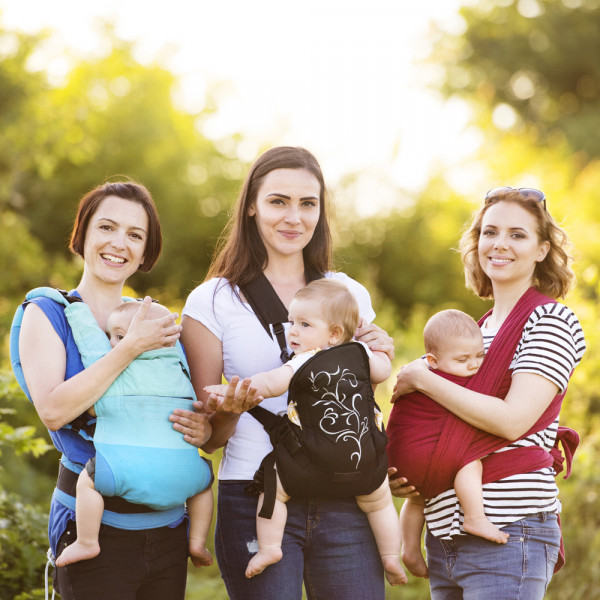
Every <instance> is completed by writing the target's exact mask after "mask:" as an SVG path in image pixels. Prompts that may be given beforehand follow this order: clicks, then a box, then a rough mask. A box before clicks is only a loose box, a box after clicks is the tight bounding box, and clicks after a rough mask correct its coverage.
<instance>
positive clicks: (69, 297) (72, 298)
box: [56, 288, 83, 304]
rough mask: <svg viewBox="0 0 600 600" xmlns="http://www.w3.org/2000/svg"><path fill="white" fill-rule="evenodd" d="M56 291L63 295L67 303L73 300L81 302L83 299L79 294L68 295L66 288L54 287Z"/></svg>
mask: <svg viewBox="0 0 600 600" xmlns="http://www.w3.org/2000/svg"><path fill="white" fill-rule="evenodd" d="M56 291H57V292H59V293H60V294H61V295H62V296H64V298H65V300H66V301H67V302H68V303H69V304H73V302H83V300H82V299H81V298H80V297H79V296H69V292H67V291H66V290H61V289H60V288H56Z"/></svg>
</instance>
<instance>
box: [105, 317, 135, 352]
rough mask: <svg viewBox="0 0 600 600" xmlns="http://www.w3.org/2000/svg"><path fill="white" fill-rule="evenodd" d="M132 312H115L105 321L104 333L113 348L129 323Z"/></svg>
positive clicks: (122, 336) (125, 331)
mask: <svg viewBox="0 0 600 600" xmlns="http://www.w3.org/2000/svg"><path fill="white" fill-rule="evenodd" d="M131 319H132V314H131V313H130V312H129V311H126V312H115V313H112V314H111V315H110V317H108V321H107V322H106V335H108V339H109V340H110V345H111V346H112V347H113V348H114V347H115V346H116V345H117V344H118V343H119V342H120V341H121V340H122V339H123V338H124V337H125V334H126V333H127V330H128V329H129V325H130V324H131Z"/></svg>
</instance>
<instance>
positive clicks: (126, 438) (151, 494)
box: [56, 302, 213, 567]
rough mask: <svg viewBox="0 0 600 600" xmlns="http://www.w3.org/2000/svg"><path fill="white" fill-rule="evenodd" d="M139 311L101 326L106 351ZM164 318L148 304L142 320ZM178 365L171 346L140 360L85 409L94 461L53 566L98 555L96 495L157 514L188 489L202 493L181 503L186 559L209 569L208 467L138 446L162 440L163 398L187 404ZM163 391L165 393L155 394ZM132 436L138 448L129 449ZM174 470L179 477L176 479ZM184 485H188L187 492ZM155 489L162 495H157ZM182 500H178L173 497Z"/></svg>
mask: <svg viewBox="0 0 600 600" xmlns="http://www.w3.org/2000/svg"><path fill="white" fill-rule="evenodd" d="M138 310H139V304H138V303H137V302H125V303H123V304H122V305H120V306H119V307H117V309H115V310H114V311H113V312H112V313H111V315H110V316H109V318H108V320H107V324H106V327H107V335H108V338H109V341H110V346H112V347H114V346H115V345H116V344H118V343H119V341H120V340H122V339H123V337H124V336H125V334H126V333H127V330H128V328H129V325H130V323H131V319H132V318H133V316H134V314H136V312H137V311H138ZM169 313H170V311H169V310H168V309H167V308H166V307H164V306H161V305H160V304H156V303H154V304H152V306H151V308H150V310H149V312H148V314H147V316H146V318H148V319H157V318H160V317H162V316H164V315H165V314H169ZM81 327H82V329H81V330H80V331H79V332H78V333H77V336H78V337H79V339H78V340H76V341H77V345H78V347H79V348H80V352H81V354H82V359H84V364H85V356H86V350H85V347H86V346H88V345H89V344H87V343H86V334H85V333H82V332H83V331H85V329H83V325H81ZM96 329H98V328H97V326H96ZM87 335H88V336H89V338H88V339H90V340H92V339H94V336H95V335H96V334H95V333H94V331H93V327H91V328H89V329H88V330H87ZM81 346H84V348H83V349H82V348H81ZM184 360H185V359H184ZM184 360H183V361H182V351H181V348H180V347H179V348H175V347H174V346H173V347H170V348H163V349H159V350H154V351H151V352H146V353H144V354H141V355H140V356H139V357H138V358H136V359H135V360H134V361H133V362H132V363H131V364H130V365H129V367H127V369H125V371H123V373H122V374H121V375H120V376H119V377H118V378H117V380H115V383H113V385H112V386H111V387H110V388H109V389H108V390H107V392H106V394H105V395H104V396H103V397H102V398H101V399H100V400H99V401H98V402H97V403H96V404H95V405H94V406H93V407H92V408H91V409H90V411H89V412H90V413H91V414H92V416H97V417H98V422H97V425H96V433H95V434H94V445H95V448H96V456H95V457H94V458H92V459H90V460H89V461H88V463H87V464H86V467H85V469H83V471H82V472H81V474H80V475H79V479H78V481H77V499H76V524H77V540H76V541H75V542H74V543H73V544H71V545H70V546H68V547H67V548H65V549H64V551H63V552H62V553H61V555H60V556H59V557H58V559H57V560H56V564H57V566H61V567H62V566H65V565H68V564H71V563H74V562H77V561H80V560H86V559H90V558H93V557H94V556H97V555H98V554H99V553H100V546H99V543H98V532H99V529H100V520H101V518H102V512H103V510H104V500H103V497H102V496H103V495H105V496H121V497H124V498H125V499H127V500H129V501H132V502H139V503H142V504H145V505H147V506H149V507H150V508H154V509H157V510H162V509H164V508H168V507H170V506H171V505H174V504H177V503H180V502H181V500H182V499H185V495H186V494H187V493H189V491H190V490H194V491H195V490H197V489H200V490H203V491H199V492H198V493H195V494H194V495H192V496H190V497H187V500H186V504H187V509H188V513H189V516H190V533H189V546H190V555H191V558H192V562H193V563H194V565H196V566H208V565H210V564H212V557H211V555H210V553H209V551H208V549H207V548H206V538H207V536H208V530H209V528H210V523H211V521H212V513H213V496H212V489H211V483H212V479H213V476H212V469H211V467H210V463H209V462H208V461H206V460H204V459H202V458H201V457H200V455H197V456H194V453H193V452H191V455H190V452H189V448H186V450H188V452H186V455H187V458H185V459H184V460H183V461H182V454H181V451H180V448H177V447H175V446H173V444H172V443H171V442H169V441H168V440H166V441H164V442H163V443H162V444H161V447H151V446H150V445H148V444H147V443H144V440H145V439H146V440H149V439H151V436H157V437H158V436H160V437H161V438H164V437H165V436H164V435H162V433H161V430H162V431H164V428H165V422H164V417H163V413H165V410H166V412H167V413H168V412H169V411H170V410H171V408H170V407H165V399H166V398H168V397H169V396H172V397H174V398H188V399H190V400H191V399H193V398H194V393H193V388H192V386H191V382H190V380H189V376H188V374H187V365H186V364H185V362H184ZM86 366H87V365H86ZM165 386H167V387H168V389H161V387H163V388H164V387H165ZM113 388H114V389H113ZM140 388H142V389H149V388H150V389H151V390H152V395H148V396H138V395H139V394H140ZM128 396H129V398H128ZM134 396H138V398H137V400H139V399H140V398H141V401H142V402H143V403H144V417H143V418H142V419H140V418H139V413H136V409H135V407H134V406H135V405H134V404H133V401H132V400H131V398H132V397H134ZM155 415H156V417H157V418H156V420H155V419H154V416H155ZM140 421H143V422H140ZM136 437H137V438H138V441H140V442H141V443H142V445H141V446H137V445H136ZM174 439H175V438H174ZM183 443H185V442H183ZM160 470H163V471H164V470H169V471H171V472H172V473H171V474H172V475H173V474H174V477H170V476H169V481H170V483H169V484H168V485H167V486H165V485H164V484H165V483H166V481H167V480H165V479H164V478H162V476H161V479H158V478H157V473H159V472H160ZM179 471H181V473H179V475H177V474H176V473H177V472H179ZM179 480H180V481H181V485H180V489H178V490H176V489H174V488H175V487H176V485H174V484H173V481H174V482H177V481H179ZM186 481H187V482H188V483H185V482H186ZM190 481H193V483H192V484H191V486H192V487H190ZM161 486H162V488H165V487H168V488H169V489H160V488H161ZM182 495H183V498H178V496H182Z"/></svg>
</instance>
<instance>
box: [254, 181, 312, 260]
mask: <svg viewBox="0 0 600 600" xmlns="http://www.w3.org/2000/svg"><path fill="white" fill-rule="evenodd" d="M320 193H321V186H320V184H319V182H318V181H317V179H316V177H315V176H314V175H313V174H312V173H310V172H309V171H307V170H305V169H275V170H274V171H271V172H270V173H269V174H268V175H266V176H265V178H264V180H263V181H262V183H261V185H260V187H259V188H258V192H257V194H256V201H255V202H254V203H253V204H252V205H251V206H250V208H249V209H248V214H249V215H250V216H251V217H254V218H255V220H256V227H257V229H258V232H259V234H260V237H261V239H262V241H263V244H264V245H265V248H266V250H267V255H268V256H269V259H273V258H274V257H276V256H289V255H293V254H297V253H298V252H302V250H303V249H304V248H305V247H306V245H307V244H308V243H309V242H310V240H311V238H312V236H313V233H314V231H315V227H316V225H317V222H318V221H319V215H320V212H321V207H320V200H319V198H320Z"/></svg>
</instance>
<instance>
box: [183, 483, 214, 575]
mask: <svg viewBox="0 0 600 600" xmlns="http://www.w3.org/2000/svg"><path fill="white" fill-rule="evenodd" d="M186 504H187V509H188V513H189V515H190V545H189V549H190V557H191V559H192V563H193V564H194V566H195V567H210V565H212V564H213V559H212V556H211V555H210V552H209V551H208V548H207V547H206V538H207V537H208V530H209V529H210V524H211V522H212V516H213V492H212V488H211V487H209V488H208V489H206V490H204V491H203V492H200V493H199V494H196V495H195V496H192V497H191V498H188V500H187V503H186Z"/></svg>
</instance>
